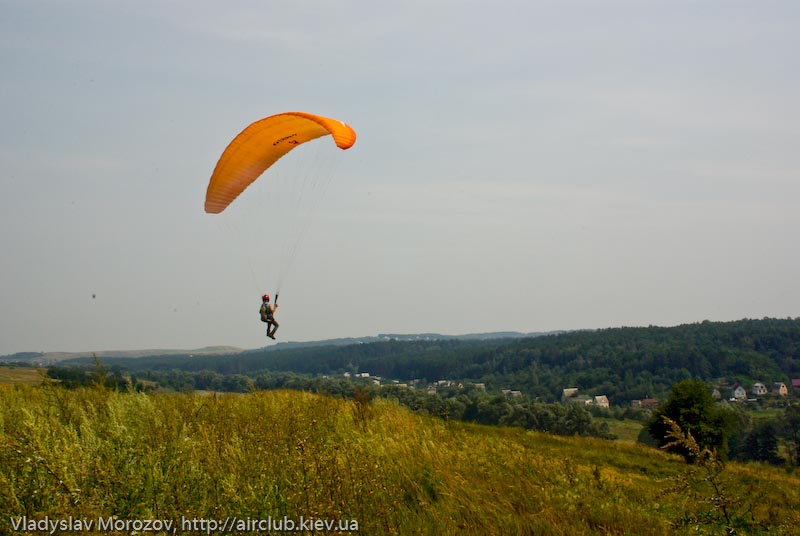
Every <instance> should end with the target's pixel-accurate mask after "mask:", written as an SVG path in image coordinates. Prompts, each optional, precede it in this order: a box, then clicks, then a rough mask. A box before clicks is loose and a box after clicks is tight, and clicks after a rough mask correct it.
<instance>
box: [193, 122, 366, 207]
mask: <svg viewBox="0 0 800 536" xmlns="http://www.w3.org/2000/svg"><path fill="white" fill-rule="evenodd" d="M328 134H330V135H331V136H333V141H334V142H336V145H337V146H338V147H339V148H341V149H349V148H350V147H352V146H353V144H354V143H355V142H356V132H355V130H353V129H352V128H351V127H350V126H349V125H347V124H346V123H343V122H342V121H338V120H336V119H331V118H329V117H323V116H321V115H314V114H309V113H305V112H286V113H282V114H277V115H272V116H270V117H266V118H264V119H261V120H259V121H256V122H255V123H252V124H251V125H249V126H248V127H247V128H245V129H244V130H243V131H242V132H240V133H239V135H238V136H236V137H235V138H234V139H233V141H231V143H230V144H229V145H228V147H227V148H226V149H225V151H224V152H223V153H222V156H220V158H219V161H218V162H217V166H216V168H214V173H213V174H212V175H211V180H210V181H209V182H208V190H207V191H206V204H205V209H206V212H209V213H211V214H218V213H220V212H222V211H223V210H225V207H227V206H228V205H230V204H231V202H232V201H233V200H234V199H236V197H237V196H238V195H239V194H241V193H242V192H243V191H244V189H245V188H247V187H248V186H249V185H250V184H251V183H252V182H253V181H255V180H256V179H257V178H258V177H259V176H261V174H262V173H264V171H266V170H267V169H268V168H269V167H270V166H271V165H272V164H274V163H275V162H277V161H278V159H279V158H280V157H282V156H283V155H285V154H286V153H288V152H289V151H291V150H292V149H294V148H295V147H297V146H298V145H301V144H303V143H305V142H307V141H311V140H313V139H316V138H319V137H320V136H326V135H328Z"/></svg>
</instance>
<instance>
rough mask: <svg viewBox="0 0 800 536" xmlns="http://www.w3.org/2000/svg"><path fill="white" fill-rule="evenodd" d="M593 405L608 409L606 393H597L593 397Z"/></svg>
mask: <svg viewBox="0 0 800 536" xmlns="http://www.w3.org/2000/svg"><path fill="white" fill-rule="evenodd" d="M594 405H595V406H600V407H601V408H606V409H608V407H609V406H610V404H609V403H608V397H607V396H606V395H597V396H596V397H594Z"/></svg>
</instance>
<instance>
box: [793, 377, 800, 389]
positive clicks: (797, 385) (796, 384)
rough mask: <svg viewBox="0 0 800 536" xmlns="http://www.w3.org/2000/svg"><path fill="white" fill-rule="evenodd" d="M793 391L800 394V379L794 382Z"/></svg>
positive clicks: (795, 379)
mask: <svg viewBox="0 0 800 536" xmlns="http://www.w3.org/2000/svg"><path fill="white" fill-rule="evenodd" d="M792 390H793V391H795V392H800V378H794V379H793V380H792Z"/></svg>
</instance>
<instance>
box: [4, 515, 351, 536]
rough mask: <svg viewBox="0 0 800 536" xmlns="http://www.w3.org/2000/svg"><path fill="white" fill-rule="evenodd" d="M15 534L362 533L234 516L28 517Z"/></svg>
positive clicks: (18, 520)
mask: <svg viewBox="0 0 800 536" xmlns="http://www.w3.org/2000/svg"><path fill="white" fill-rule="evenodd" d="M8 521H9V524H10V526H11V530H13V531H14V532H28V533H31V532H33V533H37V532H38V533H43V534H86V533H103V532H120V531H125V532H135V533H146V532H161V533H164V532H166V533H169V534H184V533H187V532H188V533H192V534H203V533H205V534H221V533H226V532H238V533H247V532H251V533H259V532H310V531H317V532H334V531H336V532H353V533H356V532H358V521H357V520H355V519H324V518H317V517H313V516H310V517H305V516H298V517H289V516H282V517H271V516H268V517H265V518H257V519H254V518H250V517H236V516H230V517H226V518H224V519H212V518H197V517H181V518H180V519H120V518H118V517H113V516H100V517H94V518H86V517H73V516H67V517H51V516H43V517H28V516H12V517H10V518H9V519H8Z"/></svg>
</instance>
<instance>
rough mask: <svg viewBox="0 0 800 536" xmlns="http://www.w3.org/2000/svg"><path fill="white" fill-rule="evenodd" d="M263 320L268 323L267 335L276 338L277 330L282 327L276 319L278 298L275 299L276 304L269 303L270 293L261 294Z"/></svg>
mask: <svg viewBox="0 0 800 536" xmlns="http://www.w3.org/2000/svg"><path fill="white" fill-rule="evenodd" d="M261 301H262V302H263V303H262V304H261V310H260V311H259V312H260V313H261V321H262V322H266V323H267V337H269V338H270V339H273V340H274V339H275V332H276V331H278V328H279V327H280V326H279V324H278V323H277V322H276V321H275V310H276V309H277V308H278V300H277V298H276V299H275V304H274V305H273V304H271V303H269V294H264V295H263V296H261Z"/></svg>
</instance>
